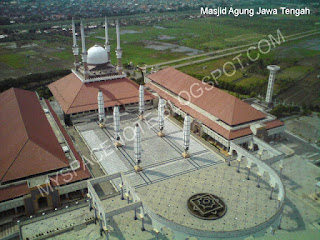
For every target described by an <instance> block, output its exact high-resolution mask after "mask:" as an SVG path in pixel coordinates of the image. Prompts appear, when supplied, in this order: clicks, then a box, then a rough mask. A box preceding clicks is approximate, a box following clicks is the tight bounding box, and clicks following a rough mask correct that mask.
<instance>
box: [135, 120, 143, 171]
mask: <svg viewBox="0 0 320 240" xmlns="http://www.w3.org/2000/svg"><path fill="white" fill-rule="evenodd" d="M134 157H135V160H136V166H135V167H134V170H135V171H136V172H140V171H141V170H142V168H141V166H140V163H141V134H140V127H139V124H138V123H137V124H136V126H135V128H134Z"/></svg>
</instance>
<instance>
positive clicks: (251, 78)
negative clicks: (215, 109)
mask: <svg viewBox="0 0 320 240" xmlns="http://www.w3.org/2000/svg"><path fill="white" fill-rule="evenodd" d="M264 81H265V82H267V81H268V78H266V77H264V76H260V75H252V76H249V77H247V78H244V79H242V80H241V81H240V82H238V83H237V84H239V85H240V86H250V85H251V84H254V83H257V82H264Z"/></svg>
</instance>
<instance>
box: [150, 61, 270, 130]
mask: <svg viewBox="0 0 320 240" xmlns="http://www.w3.org/2000/svg"><path fill="white" fill-rule="evenodd" d="M148 78H149V79H151V80H153V81H155V82H156V83H158V84H160V85H161V86H163V87H165V88H166V89H169V90H170V91H172V92H173V93H175V94H176V95H180V97H182V98H184V99H185V100H189V101H190V102H191V103H193V104H195V105H197V106H198V107H200V108H201V109H203V110H205V111H207V112H208V113H210V114H212V115H213V116H215V117H217V118H219V119H220V120H222V121H223V122H225V123H227V124H228V125H230V126H234V125H239V124H243V123H246V122H251V121H254V120H258V119H262V118H264V117H266V115H265V114H264V113H262V112H260V111H258V110H256V109H255V108H253V107H251V106H250V105H249V104H248V103H245V102H243V101H241V100H240V99H238V98H236V97H234V96H232V95H230V94H228V93H226V92H224V91H222V90H220V89H218V88H215V87H211V86H209V85H208V84H205V83H202V82H200V81H199V80H198V79H196V78H193V77H191V76H189V75H187V74H185V73H183V72H180V71H178V70H176V69H174V68H172V67H168V68H164V69H162V70H160V71H158V72H156V73H153V74H151V75H149V76H148ZM192 86H193V87H192ZM200 88H201V89H202V90H200ZM209 88H211V89H210V90H207V89H209ZM185 91H186V92H188V93H189V95H187V94H186V93H185ZM191 91H192V93H193V94H190V93H191ZM200 91H203V94H202V95H201V96H200V97H196V96H197V95H200V93H201V92H200ZM192 95H193V96H194V97H193V96H192ZM189 96H190V99H189Z"/></svg>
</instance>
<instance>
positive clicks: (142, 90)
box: [139, 85, 145, 120]
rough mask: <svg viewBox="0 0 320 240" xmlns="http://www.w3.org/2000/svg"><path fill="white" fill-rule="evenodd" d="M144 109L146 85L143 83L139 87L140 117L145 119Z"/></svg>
mask: <svg viewBox="0 0 320 240" xmlns="http://www.w3.org/2000/svg"><path fill="white" fill-rule="evenodd" d="M144 111H145V106H144V87H143V85H140V87H139V118H140V119H141V120H142V119H143V114H144Z"/></svg>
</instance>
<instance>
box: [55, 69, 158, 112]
mask: <svg viewBox="0 0 320 240" xmlns="http://www.w3.org/2000/svg"><path fill="white" fill-rule="evenodd" d="M49 89H50V91H51V92H52V94H53V96H54V97H55V99H56V100H57V101H58V102H59V104H60V106H61V108H62V110H63V111H64V113H66V114H71V113H77V112H85V111H89V110H95V109H98V101H97V96H98V91H99V89H100V90H101V91H102V93H103V98H104V104H105V107H112V106H115V105H123V104H129V103H136V102H139V85H138V84H136V83H135V82H133V81H131V80H130V79H128V78H121V79H114V80H107V81H100V82H93V83H85V84H84V83H83V82H82V81H81V80H80V79H79V78H78V77H77V76H76V75H75V74H74V73H71V74H69V75H67V76H65V77H63V78H61V79H59V80H57V81H56V82H54V83H51V84H50V85H49ZM151 99H153V96H152V95H151V94H150V93H149V92H147V91H145V100H151Z"/></svg>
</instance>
